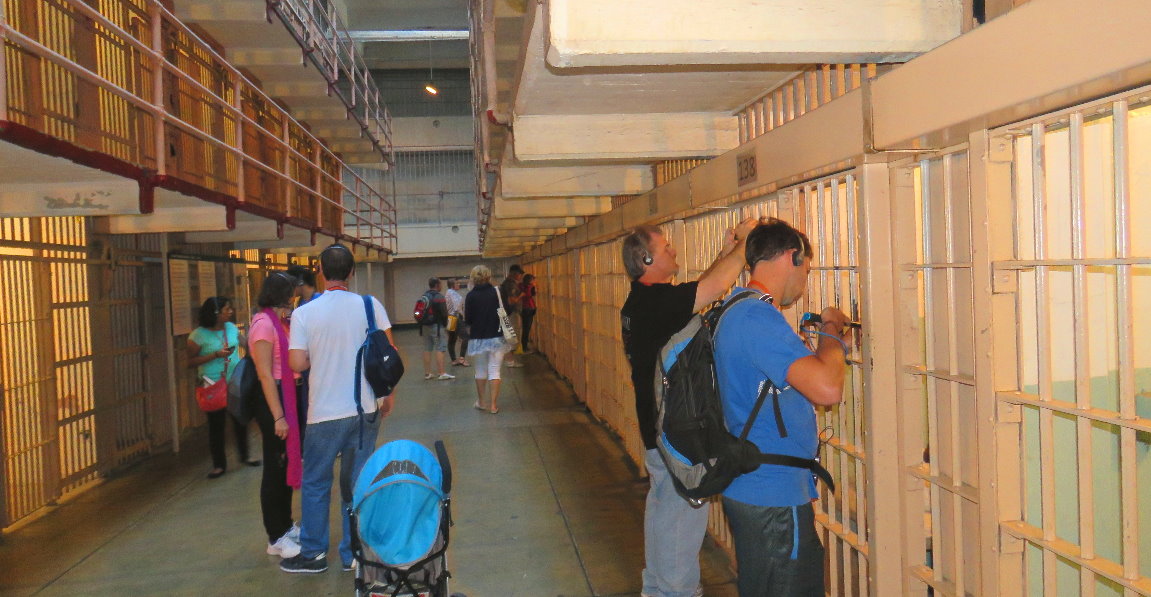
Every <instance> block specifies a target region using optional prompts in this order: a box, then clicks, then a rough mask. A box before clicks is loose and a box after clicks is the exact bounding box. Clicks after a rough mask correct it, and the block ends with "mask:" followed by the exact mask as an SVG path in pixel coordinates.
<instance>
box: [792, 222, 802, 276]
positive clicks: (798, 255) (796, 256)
mask: <svg viewBox="0 0 1151 597" xmlns="http://www.w3.org/2000/svg"><path fill="white" fill-rule="evenodd" d="M791 230H792V232H793V233H794V234H795V244H796V245H797V246H796V249H795V252H794V253H792V254H791V263H792V265H794V266H795V267H801V266H802V265H803V257H804V250H803V237H802V236H800V235H799V230H796V229H795V228H792V229H791Z"/></svg>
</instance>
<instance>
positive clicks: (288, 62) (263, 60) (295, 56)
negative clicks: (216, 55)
mask: <svg viewBox="0 0 1151 597" xmlns="http://www.w3.org/2000/svg"><path fill="white" fill-rule="evenodd" d="M303 60H304V58H303V52H302V50H301V49H300V46H299V45H293V46H292V47H266V48H259V47H256V48H228V61H229V62H231V63H232V64H233V65H234V66H238V67H242V68H244V67H253V66H299V65H300V64H301V63H302V62H303Z"/></svg>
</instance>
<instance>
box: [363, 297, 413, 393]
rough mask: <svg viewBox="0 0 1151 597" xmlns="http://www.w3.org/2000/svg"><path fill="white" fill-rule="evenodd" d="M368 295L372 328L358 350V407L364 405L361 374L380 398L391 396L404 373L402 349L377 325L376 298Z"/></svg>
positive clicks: (369, 321)
mask: <svg viewBox="0 0 1151 597" xmlns="http://www.w3.org/2000/svg"><path fill="white" fill-rule="evenodd" d="M360 298H362V299H364V312H365V314H366V315H367V316H368V330H367V337H366V338H364V343H363V344H361V345H360V350H359V351H358V352H357V353H356V381H357V383H356V384H355V387H356V390H355V394H356V408H357V409H358V408H360V384H359V383H358V382H359V379H360V374H361V371H362V372H363V376H364V377H366V378H367V379H368V385H369V386H371V387H372V393H373V394H375V395H376V396H375V397H376V398H380V397H383V396H390V395H391V394H392V392H393V391H395V389H396V384H398V383H400V378H401V377H403V375H404V362H403V361H402V360H400V353H398V352H396V347H395V346H392V343H391V342H389V341H388V335H387V334H385V333H384V330H381V329H380V328H377V327H376V310H375V308H374V307H373V306H372V299H371V297H369V296H366V295H365V296H362V297H360Z"/></svg>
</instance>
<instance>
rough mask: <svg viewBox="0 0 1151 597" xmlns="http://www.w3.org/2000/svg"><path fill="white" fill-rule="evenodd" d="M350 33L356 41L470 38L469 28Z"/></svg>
mask: <svg viewBox="0 0 1151 597" xmlns="http://www.w3.org/2000/svg"><path fill="white" fill-rule="evenodd" d="M348 35H349V36H351V38H352V39H353V40H355V41H359V42H370V41H384V42H387V41H444V40H452V39H468V30H467V29H463V30H438V31H424V30H397V31H349V32H348Z"/></svg>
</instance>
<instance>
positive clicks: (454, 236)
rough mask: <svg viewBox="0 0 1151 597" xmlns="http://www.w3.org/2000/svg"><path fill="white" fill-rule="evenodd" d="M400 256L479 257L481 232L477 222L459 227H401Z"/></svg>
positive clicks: (397, 253)
mask: <svg viewBox="0 0 1151 597" xmlns="http://www.w3.org/2000/svg"><path fill="white" fill-rule="evenodd" d="M396 236H397V240H398V245H399V246H398V248H397V250H396V257H398V258H401V259H406V258H409V257H418V256H426V257H432V256H437V257H443V256H449V255H479V232H478V230H477V226H476V224H474V223H471V224H459V225H456V226H439V225H435V226H418V225H409V226H400V227H399V229H398V230H397V232H396Z"/></svg>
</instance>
